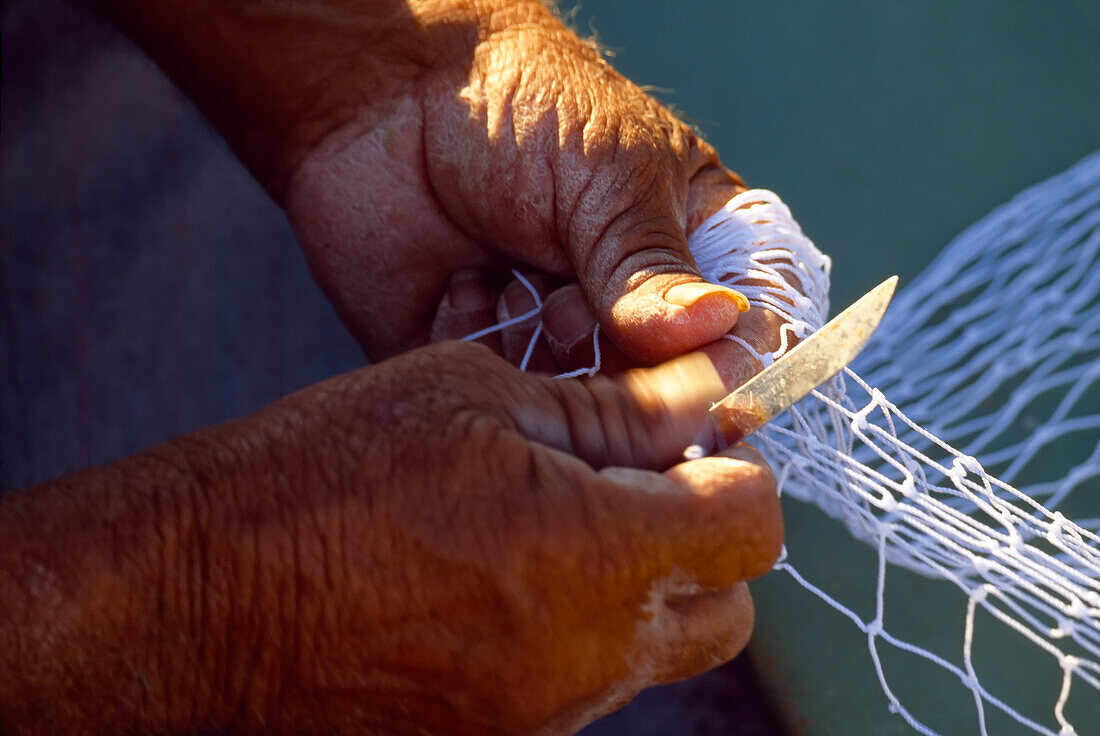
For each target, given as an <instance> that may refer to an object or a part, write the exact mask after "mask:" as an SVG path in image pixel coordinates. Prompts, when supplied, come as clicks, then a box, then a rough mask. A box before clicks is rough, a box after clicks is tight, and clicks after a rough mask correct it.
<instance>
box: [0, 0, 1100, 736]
mask: <svg viewBox="0 0 1100 736" xmlns="http://www.w3.org/2000/svg"><path fill="white" fill-rule="evenodd" d="M561 7H562V11H563V14H565V15H566V16H567V17H569V18H570V19H571V22H572V23H573V25H574V26H575V27H576V28H577V29H578V30H579V32H581V34H582V35H595V36H596V37H597V38H598V39H599V41H600V42H601V43H602V44H603V45H604V46H605V47H606V48H607V49H608V50H609V51H610V52H611V53H612V54H613V55H614V56H613V58H612V62H613V63H614V65H615V66H616V67H618V68H619V69H620V70H621V71H622V72H623V73H625V74H626V75H627V76H629V77H630V78H632V79H633V80H634V81H636V82H638V83H639V84H643V85H650V86H651V87H652V89H653V91H654V94H656V95H657V96H658V97H659V98H661V99H662V100H663V101H665V102H667V103H670V104H672V105H674V106H675V107H676V109H678V110H679V111H680V112H681V113H682V115H683V116H684V117H685V118H686V119H687V120H689V121H690V122H692V123H693V124H695V125H696V126H697V127H698V128H699V129H700V130H701V131H702V132H703V134H704V135H705V137H706V138H707V139H708V140H710V141H711V143H713V144H714V145H715V146H716V147H717V148H718V150H719V151H720V152H721V153H722V156H723V160H724V162H725V163H726V165H727V166H729V167H731V168H733V169H734V170H736V171H738V172H739V173H740V174H741V175H742V176H743V177H744V178H745V179H746V181H747V182H748V183H749V184H750V185H751V186H756V187H763V188H767V189H772V190H774V191H776V192H779V193H780V194H781V195H782V197H783V198H784V199H785V201H786V202H787V203H788V204H789V205H790V207H791V209H792V211H793V212H794V215H795V217H796V218H797V219H798V220H799V221H800V223H801V224H802V227H803V229H804V230H805V232H806V233H807V234H808V235H809V236H810V237H811V238H813V239H814V240H815V241H816V243H817V244H818V246H819V247H820V248H821V249H822V250H823V251H825V252H826V253H828V254H830V255H831V256H832V258H833V279H834V280H833V292H832V293H833V304H834V307H842V306H844V305H846V304H847V303H849V302H850V301H852V300H853V299H854V298H856V297H857V296H858V295H859V294H861V293H863V292H864V291H865V290H866V289H867V288H869V287H870V286H872V285H874V284H875V283H877V282H878V281H880V280H881V279H882V278H884V277H886V276H888V275H890V274H892V273H898V274H900V275H901V277H902V283H903V284H904V283H905V281H906V280H908V279H911V278H912V277H913V276H915V275H916V274H917V273H919V272H920V271H921V270H922V268H923V267H924V266H925V265H926V264H928V263H929V262H930V261H931V259H932V258H933V257H934V256H935V255H936V254H937V253H938V252H939V251H940V249H941V248H942V247H943V245H944V244H946V243H947V242H948V241H949V240H950V239H951V238H952V237H953V236H954V235H955V234H957V233H958V232H959V231H960V230H962V229H963V228H964V227H966V226H967V225H968V224H970V223H972V222H974V221H975V220H977V219H979V218H981V217H982V216H983V215H985V214H986V213H988V212H989V211H990V210H991V209H993V208H994V207H995V206H997V205H998V204H1000V203H1002V202H1004V201H1006V200H1007V199H1009V198H1010V197H1011V196H1012V195H1013V194H1015V193H1016V192H1018V191H1020V190H1021V189H1022V188H1024V187H1026V186H1028V185H1030V184H1033V183H1035V182H1038V181H1040V180H1042V179H1044V178H1046V177H1048V176H1050V175H1052V174H1055V173H1057V172H1059V171H1061V170H1063V169H1065V168H1067V167H1068V166H1070V165H1071V164H1072V163H1074V162H1075V161H1077V160H1078V159H1080V158H1082V157H1083V156H1085V155H1086V154H1088V153H1090V152H1092V151H1093V150H1095V149H1097V148H1098V147H1100V3H1096V2H1094V1H1090V0H1079V1H1078V2H1072V1H1069V0H1063V1H1062V2H1053V3H1039V2H1022V1H1019V2H1002V1H997V0H973V1H972V2H967V3H958V2H947V1H946V0H940V1H938V2H924V3H903V2H876V3H870V2H844V3H810V2H777V3H767V4H764V3H732V2H727V1H726V0H714V1H712V2H704V1H702V0H697V1H694V2H693V1H691V0H682V1H681V2H678V3H669V2H667V0H664V1H659V0H587V1H586V2H584V3H583V4H581V5H579V6H576V7H574V6H573V4H572V3H571V2H570V0H563V2H562V4H561ZM0 28H2V34H3V49H2V58H0V72H2V75H3V77H2V89H0V126H2V128H0V132H2V134H0V238H2V245H0V489H13V488H19V487H22V486H25V485H28V484H30V483H33V482H36V481H40V480H45V479H47V478H50V477H53V476H56V475H59V474H61V473H64V472H67V471H70V470H74V469H76V468H80V467H84V466H87V465H90V464H97V463H103V462H107V461H110V460H113V459H117V458H120V457H124V456H126V455H129V454H131V453H133V452H136V451H138V450H140V449H142V448H143V447H146V446H148V445H150V444H152V443H155V442H157V441H160V440H163V439H166V438H168V437H171V436H174V435H176V434H179V433H182V432H186V431H189V430H192V429H195V428H197V427H200V426H203V425H206V424H210V423H212V422H216V421H220V420H224V419H227V418H230V417H234V416H239V415H241V414H245V413H248V412H250V411H254V410H255V409H257V408H259V407H261V406H263V405H264V404H266V403H268V402H270V401H271V400H273V399H275V398H276V397H278V396H281V395H283V394H285V393H288V392H290V391H293V390H295V389H297V388H300V387H302V386H305V385H307V384H309V383H312V382H315V381H317V380H319V379H321V378H324V377H326V376H329V375H332V374H334V373H337V372H341V371H345V370H348V369H350V368H353V367H355V366H357V365H360V364H362V362H363V358H362V356H361V354H360V353H359V350H358V348H357V347H356V346H355V345H354V343H353V342H352V341H351V340H350V338H348V337H347V335H346V334H345V333H344V332H343V330H342V328H341V327H340V325H339V323H338V322H337V320H336V317H335V315H334V313H333V311H332V309H331V308H330V307H329V306H328V304H327V302H326V301H325V300H324V299H323V297H322V296H321V294H320V292H319V291H318V290H317V289H316V287H315V286H314V285H313V283H312V281H311V279H310V276H309V273H308V270H307V268H306V266H305V262H304V259H303V258H302V256H301V254H300V253H299V252H298V250H297V247H296V245H295V243H294V238H293V235H292V233H291V232H290V229H289V227H288V226H287V223H286V221H285V218H284V216H283V214H282V212H281V211H280V210H279V209H278V208H277V207H276V206H275V205H274V204H272V203H271V202H270V201H269V200H268V199H267V197H266V195H265V194H264V193H263V192H262V191H261V190H260V188H259V187H258V186H257V185H256V184H255V183H254V182H252V180H251V179H250V177H249V176H248V174H247V173H246V172H245V170H244V169H243V167H241V166H240V164H238V163H237V162H236V160H235V159H234V158H233V157H232V154H231V153H230V152H229V150H228V148H227V147H226V146H225V144H224V143H223V142H222V141H221V140H219V139H218V138H217V136H216V135H215V134H214V133H213V132H212V131H211V129H210V128H209V127H208V126H207V124H206V123H205V121H204V120H203V119H202V117H201V116H200V115H199V114H198V113H197V112H196V111H195V110H194V108H192V107H191V106H190V105H189V103H188V102H187V101H186V100H184V99H183V98H181V96H180V95H179V94H178V93H177V92H176V91H175V90H174V89H173V88H172V86H171V85H170V83H169V82H167V80H165V79H164V78H163V77H162V76H161V75H160V74H159V72H158V71H157V69H156V68H155V67H154V66H153V65H152V64H151V63H150V62H148V61H147V60H146V59H145V58H144V57H143V56H142V55H141V54H140V53H139V52H137V51H136V50H135V49H134V47H132V46H131V45H130V44H129V43H128V42H127V41H126V40H125V39H123V38H121V37H120V36H119V35H118V34H117V33H116V32H115V31H114V30H113V29H112V28H111V27H110V26H108V25H107V24H105V23H104V22H102V21H101V20H99V18H98V17H97V16H96V14H95V13H94V12H93V11H92V10H90V9H89V8H88V7H87V6H86V5H85V4H84V3H83V2H80V1H79V0H70V1H68V2H65V1H63V0H8V1H7V2H6V3H4V4H3V6H2V9H0ZM905 359H906V356H899V360H905ZM786 511H787V520H788V537H789V539H791V540H799V539H801V540H808V542H810V543H813V544H817V545H818V546H820V547H822V548H823V549H832V548H834V547H835V548H842V547H844V541H843V540H842V539H840V538H839V537H838V538H836V539H833V538H830V537H829V536H827V535H828V534H833V533H837V534H840V532H836V531H825V530H827V529H828V528H829V527H827V526H825V525H823V524H822V522H821V519H822V517H821V515H820V514H816V512H809V511H807V510H806V509H800V508H794V507H789V508H787V509H786ZM846 554H847V553H839V554H838V556H837V557H836V558H835V560H836V562H835V564H834V573H835V575H834V577H833V578H832V579H831V582H830V584H831V585H834V586H838V587H842V586H845V585H856V584H858V583H857V582H855V581H856V579H857V576H858V575H862V574H863V571H862V568H861V565H862V564H863V563H862V562H860V561H859V559H857V558H858V554H859V553H858V552H855V551H853V552H852V553H851V554H852V555H855V557H846V556H845V555H846ZM774 577H775V576H768V577H767V578H765V579H763V580H761V581H760V582H759V583H758V584H757V585H756V586H755V594H756V597H757V601H758V631H757V636H756V640H755V642H754V644H753V649H752V652H751V658H752V659H753V661H754V662H755V665H756V667H755V669H756V670H759V671H760V672H761V673H762V675H763V682H762V684H761V682H758V681H757V679H756V677H755V676H754V675H753V669H752V668H750V665H749V663H748V661H746V660H744V659H743V660H740V661H739V662H737V663H735V664H733V665H732V666H727V667H724V668H721V669H720V670H718V671H716V672H714V673H711V674H710V675H707V676H704V677H702V678H697V679H696V680H695V681H692V682H689V683H686V684H682V685H677V686H672V687H671V688H661V689H656V690H653V691H650V692H647V693H645V694H643V695H642V696H641V697H639V698H638V700H637V701H635V703H634V704H632V705H631V706H629V707H628V708H627V709H626V710H625V711H623V712H621V713H619V714H616V715H615V716H612V717H610V718H608V719H605V720H604V721H602V722H600V723H597V724H595V725H594V726H592V727H590V728H589V729H588V730H586V732H585V733H586V735H587V736H610V735H611V734H655V735H656V734H771V733H776V732H778V731H779V730H780V728H781V726H780V725H779V724H778V723H777V722H776V720H774V716H775V715H776V714H777V715H778V718H779V719H780V720H782V721H783V722H784V723H785V724H786V725H785V728H787V729H789V730H794V731H798V732H805V733H815V734H816V733H820V734H851V733H874V734H885V733H899V734H902V733H909V732H910V731H909V730H908V727H906V726H905V725H904V723H903V722H901V720H900V719H899V718H897V717H896V716H892V715H891V714H890V713H889V712H888V711H887V708H886V700H885V698H884V696H883V695H882V693H881V690H880V689H879V688H878V685H877V682H876V680H875V677H874V673H873V670H872V669H871V666H870V662H869V660H868V656H867V652H866V642H865V639H864V637H863V636H862V635H860V634H859V633H858V632H857V631H856V630H855V629H854V628H853V627H851V626H850V625H849V624H847V623H846V622H844V621H843V620H841V619H840V618H839V616H837V615H836V614H834V613H833V612H831V611H829V610H828V609H827V608H825V607H824V606H823V605H822V604H820V603H819V602H818V601H816V600H814V599H810V598H808V597H807V596H806V595H805V594H803V593H801V592H800V591H799V590H797V589H796V587H795V586H794V584H793V583H792V582H791V581H790V580H789V579H787V578H782V579H773V578H774ZM926 604H927V605H928V606H929V607H930V608H931V607H934V606H935V605H936V603H935V601H927V602H926ZM1023 677H1024V679H1025V680H1026V676H1023ZM919 690H920V688H919V687H916V688H915V690H914V692H915V694H914V695H913V697H917V698H920V697H925V698H926V699H927V700H928V702H931V703H936V702H938V697H939V696H938V695H937V694H936V693H935V692H931V693H925V694H924V695H921V694H920V693H919V692H916V691H919ZM964 705H965V699H964ZM945 707H946V706H945ZM961 717H962V716H960V718H961ZM952 719H953V716H951V715H950V712H948V716H947V717H946V722H947V723H948V724H950V723H952V722H955V721H953V720H952ZM960 722H961V721H960ZM1093 722H1100V721H1093ZM967 730H969V729H967ZM952 732H966V731H965V730H964V729H961V728H960V729H959V730H958V731H954V729H952Z"/></svg>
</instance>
